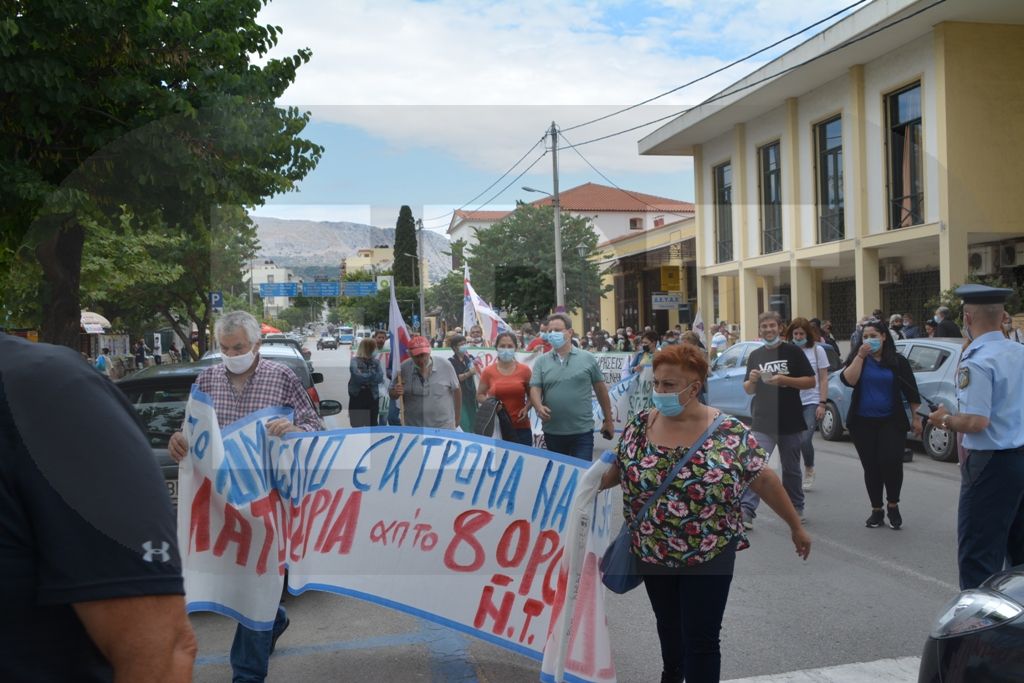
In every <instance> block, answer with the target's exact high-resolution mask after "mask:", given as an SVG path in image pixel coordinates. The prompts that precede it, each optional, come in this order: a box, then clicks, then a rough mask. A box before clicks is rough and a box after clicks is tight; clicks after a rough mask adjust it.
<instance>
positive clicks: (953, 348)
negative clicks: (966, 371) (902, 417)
mask: <svg viewBox="0 0 1024 683" xmlns="http://www.w3.org/2000/svg"><path fill="white" fill-rule="evenodd" d="M961 344H962V342H961V341H958V340H956V339H934V338H925V339H903V340H900V341H897V342H896V350H897V351H898V352H899V353H901V354H903V355H904V356H906V358H907V360H909V361H910V367H911V368H913V370H914V379H915V380H917V388H918V390H919V391H920V392H921V400H922V408H923V409H927V401H928V399H931V400H932V401H935V403H936V404H937V405H942V406H945V407H946V410H948V411H949V412H951V413H955V412H956V366H957V364H958V363H959V362H960V347H961ZM852 395H853V390H852V389H850V387H848V386H846V385H845V384H843V383H842V381H841V380H840V379H839V373H838V372H834V373H832V374H831V375H830V376H829V380H828V402H827V404H826V405H825V417H823V418H822V420H821V435H822V436H823V437H824V438H825V439H827V440H828V441H837V440H839V439H841V438H842V437H843V434H844V433H845V431H846V414H847V412H849V410H850V397H851V396H852ZM906 409H907V411H908V415H909V410H910V407H909V406H907V407H906ZM917 419H921V418H920V416H918V417H917ZM907 438H908V439H909V438H914V436H913V433H912V432H907ZM921 442H922V445H923V446H924V450H925V453H927V454H928V455H929V456H930V457H931V458H932V459H934V460H941V461H943V462H953V461H955V460H956V459H957V453H956V435H955V434H954V433H953V432H950V431H947V430H945V429H941V428H938V427H932V426H931V425H930V424H927V423H925V427H924V431H923V433H922V435H921Z"/></svg>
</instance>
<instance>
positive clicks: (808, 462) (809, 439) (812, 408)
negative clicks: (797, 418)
mask: <svg viewBox="0 0 1024 683" xmlns="http://www.w3.org/2000/svg"><path fill="white" fill-rule="evenodd" d="M817 410H818V404H817V403H815V404H812V405H809V406H804V424H806V425H807V431H806V432H804V433H803V434H801V435H800V452H801V453H802V454H803V456H804V467H811V468H813V467H814V432H816V431H818V418H817V417H815V415H814V414H815V413H816V412H817Z"/></svg>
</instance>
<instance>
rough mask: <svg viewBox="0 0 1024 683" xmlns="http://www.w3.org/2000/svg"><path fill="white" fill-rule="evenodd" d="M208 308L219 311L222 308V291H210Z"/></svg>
mask: <svg viewBox="0 0 1024 683" xmlns="http://www.w3.org/2000/svg"><path fill="white" fill-rule="evenodd" d="M210 308H212V309H213V310H214V311H215V312H217V313H220V312H221V311H223V310H224V293H223V292H210Z"/></svg>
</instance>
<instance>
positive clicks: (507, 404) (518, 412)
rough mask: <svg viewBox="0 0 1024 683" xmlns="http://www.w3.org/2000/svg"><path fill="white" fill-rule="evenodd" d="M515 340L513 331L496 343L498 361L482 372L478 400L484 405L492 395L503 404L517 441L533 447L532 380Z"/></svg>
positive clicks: (498, 339)
mask: <svg viewBox="0 0 1024 683" xmlns="http://www.w3.org/2000/svg"><path fill="white" fill-rule="evenodd" d="M516 346H517V343H516V338H515V335H513V334H512V333H511V332H502V333H501V334H499V335H498V336H497V337H496V338H495V340H494V349H495V353H496V354H497V356H498V360H497V362H495V363H492V364H491V365H488V366H487V367H486V368H484V371H483V372H482V373H480V386H479V387H478V388H477V392H476V400H477V401H478V402H479V403H483V402H484V401H486V400H487V399H488V398H491V397H492V396H493V397H494V398H497V399H498V400H499V401H501V405H502V408H503V409H504V410H505V413H506V414H507V415H508V416H509V418H510V419H511V420H512V428H513V429H514V430H515V438H514V441H515V442H516V443H521V444H523V445H526V446H532V445H533V432H532V431H531V430H530V398H529V393H530V377H531V376H532V373H531V372H530V368H529V366H528V365H526V364H524V363H520V362H519V361H517V360H516Z"/></svg>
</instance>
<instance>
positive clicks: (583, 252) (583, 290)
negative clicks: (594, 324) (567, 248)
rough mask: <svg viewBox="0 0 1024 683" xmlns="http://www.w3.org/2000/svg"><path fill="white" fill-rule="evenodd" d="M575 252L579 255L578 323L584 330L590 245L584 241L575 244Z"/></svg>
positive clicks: (585, 326) (585, 324) (585, 325)
mask: <svg viewBox="0 0 1024 683" xmlns="http://www.w3.org/2000/svg"><path fill="white" fill-rule="evenodd" d="M576 253H577V254H579V257H580V261H581V263H580V325H581V326H582V327H583V329H584V330H586V328H587V316H586V305H585V304H586V300H587V254H589V253H590V247H589V246H587V244H586V243H585V242H580V243H579V244H577V245H576Z"/></svg>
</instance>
